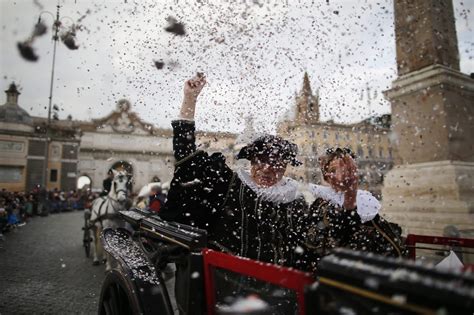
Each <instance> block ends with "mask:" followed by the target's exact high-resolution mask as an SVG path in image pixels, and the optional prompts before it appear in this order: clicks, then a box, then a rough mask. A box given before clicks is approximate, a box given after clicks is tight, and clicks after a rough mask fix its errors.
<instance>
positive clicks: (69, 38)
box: [37, 3, 77, 189]
mask: <svg viewBox="0 0 474 315" xmlns="http://www.w3.org/2000/svg"><path fill="white" fill-rule="evenodd" d="M56 8H57V9H56V16H54V14H53V13H51V12H49V11H43V12H41V13H40V15H39V18H38V23H37V26H40V25H42V22H41V16H42V15H43V14H45V13H47V14H50V15H51V16H52V17H53V19H54V22H53V31H54V34H53V61H52V67H51V82H50V86H49V101H48V120H47V123H46V132H45V135H46V139H45V157H44V164H43V170H44V174H43V187H44V189H47V185H48V175H49V168H48V164H49V144H50V142H51V139H50V129H51V128H50V127H51V105H52V103H53V84H54V69H55V65H56V47H57V43H58V40H59V36H58V33H59V28H60V26H61V19H64V18H68V19H70V20H71V21H72V22H73V27H72V29H71V31H69V32H67V33H66V35H65V36H63V37H62V40H63V42H64V44H65V45H66V46H67V47H68V48H69V49H77V46H76V45H75V41H74V36H75V33H74V32H75V31H74V21H73V20H72V19H71V18H70V17H66V16H65V17H62V18H60V14H59V10H60V8H61V6H60V5H59V3H58V5H57V6H56Z"/></svg>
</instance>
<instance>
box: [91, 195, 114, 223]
mask: <svg viewBox="0 0 474 315" xmlns="http://www.w3.org/2000/svg"><path fill="white" fill-rule="evenodd" d="M109 200H113V199H111V198H108V197H102V202H101V204H100V206H99V208H98V210H97V212H96V213H97V218H95V219H94V220H91V221H90V226H93V225H94V224H95V223H96V222H99V223H100V226H101V228H104V226H103V224H102V221H103V220H113V219H116V218H117V217H118V214H117V212H118V211H117V208H115V206H114V204H113V203H111V206H112V210H113V212H112V213H109V212H108V211H107V209H106V210H105V211H106V213H105V214H103V215H100V213H101V212H102V208H103V207H104V205H106V204H107V201H109Z"/></svg>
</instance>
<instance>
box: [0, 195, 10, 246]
mask: <svg viewBox="0 0 474 315" xmlns="http://www.w3.org/2000/svg"><path fill="white" fill-rule="evenodd" d="M2 196H5V194H2ZM7 226H8V213H7V210H6V209H5V199H4V197H0V240H1V241H3V240H4V237H3V232H5V231H6V229H7Z"/></svg>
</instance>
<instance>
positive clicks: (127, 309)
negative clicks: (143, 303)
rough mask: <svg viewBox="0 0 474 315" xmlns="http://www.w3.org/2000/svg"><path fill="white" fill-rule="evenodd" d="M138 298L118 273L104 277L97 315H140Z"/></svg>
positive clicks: (113, 272)
mask: <svg viewBox="0 0 474 315" xmlns="http://www.w3.org/2000/svg"><path fill="white" fill-rule="evenodd" d="M139 305H140V304H139V302H138V297H137V296H136V295H135V293H134V292H133V289H132V288H131V287H130V286H129V285H127V282H126V280H124V278H123V276H122V275H121V274H120V273H119V272H118V271H115V270H113V271H111V272H109V273H107V275H106V276H105V280H104V283H103V284H102V290H101V292H100V301H99V315H128V314H141V313H143V312H142V311H141V308H140V306H139Z"/></svg>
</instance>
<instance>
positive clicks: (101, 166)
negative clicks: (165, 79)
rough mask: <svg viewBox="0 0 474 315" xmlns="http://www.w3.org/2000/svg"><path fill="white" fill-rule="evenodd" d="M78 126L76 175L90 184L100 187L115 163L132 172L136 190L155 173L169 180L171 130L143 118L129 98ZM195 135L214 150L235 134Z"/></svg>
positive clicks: (226, 145)
mask: <svg viewBox="0 0 474 315" xmlns="http://www.w3.org/2000/svg"><path fill="white" fill-rule="evenodd" d="M78 127H79V128H80V130H81V132H82V137H81V149H80V153H79V165H78V175H79V176H87V177H89V178H90V179H91V182H92V187H93V188H96V189H99V188H100V187H102V186H101V185H102V180H103V179H104V178H105V177H106V176H107V171H108V170H109V169H110V168H117V167H124V168H126V169H127V170H128V171H129V173H130V174H132V175H133V186H134V190H135V191H136V190H139V189H140V187H142V186H144V185H145V184H147V183H149V182H151V181H152V178H154V177H158V178H159V179H160V180H161V181H162V182H169V181H171V178H172V177H173V170H174V162H175V161H174V157H173V147H172V136H173V133H172V130H171V129H162V128H156V127H154V126H153V124H151V123H148V122H144V121H142V120H141V119H140V117H139V116H138V115H137V114H136V113H135V112H133V111H132V109H131V104H130V102H129V101H128V100H125V99H122V100H119V101H118V102H117V107H116V109H115V110H114V111H112V113H110V114H109V115H107V116H106V117H103V118H100V119H94V120H93V121H92V122H82V123H80V124H79V126H78ZM197 138H198V142H199V143H200V144H201V146H202V147H203V148H205V149H206V150H209V151H217V150H222V149H225V148H226V147H228V146H229V144H230V143H233V140H234V139H235V135H233V134H227V133H209V132H206V133H203V132H197ZM224 151H225V150H224ZM231 156H232V154H229V158H230V160H232V158H231Z"/></svg>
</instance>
